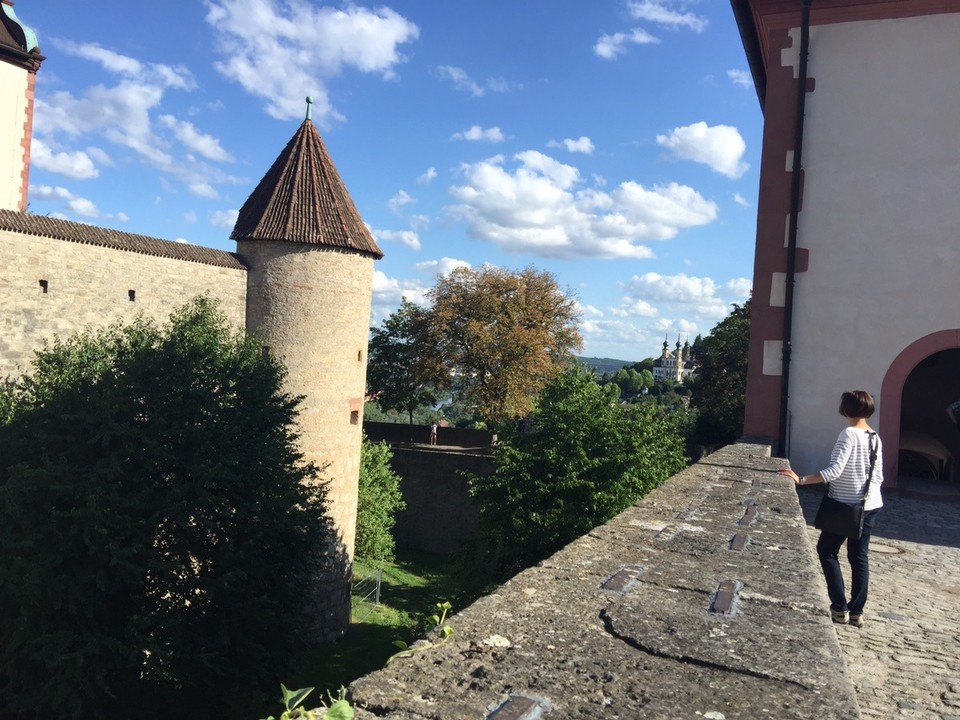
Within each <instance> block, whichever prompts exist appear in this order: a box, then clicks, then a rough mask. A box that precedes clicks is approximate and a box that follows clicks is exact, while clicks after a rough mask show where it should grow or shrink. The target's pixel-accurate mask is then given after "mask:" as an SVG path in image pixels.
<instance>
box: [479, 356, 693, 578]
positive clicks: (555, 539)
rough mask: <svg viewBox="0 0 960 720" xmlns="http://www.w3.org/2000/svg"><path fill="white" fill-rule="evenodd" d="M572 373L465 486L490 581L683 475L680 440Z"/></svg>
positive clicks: (659, 418)
mask: <svg viewBox="0 0 960 720" xmlns="http://www.w3.org/2000/svg"><path fill="white" fill-rule="evenodd" d="M616 396H617V388H616V386H615V385H605V386H600V385H598V384H597V382H596V380H595V378H594V377H593V375H592V373H591V372H590V371H588V370H587V369H585V368H583V367H581V366H580V365H574V366H572V367H570V368H568V369H567V370H566V371H564V372H563V373H562V374H560V375H559V376H558V377H556V378H554V380H553V381H552V382H551V383H550V384H549V385H548V386H547V387H546V388H545V389H544V391H543V393H542V395H541V396H540V400H539V404H538V406H537V410H536V411H535V412H534V413H533V414H532V416H531V417H530V421H529V423H527V424H526V427H525V431H523V432H516V433H514V434H507V435H505V436H504V437H502V438H501V441H500V442H499V443H498V444H497V445H496V447H495V451H494V452H495V455H494V461H495V471H494V473H493V474H492V475H490V476H489V477H480V476H476V477H473V478H472V479H471V482H470V490H471V493H472V494H473V496H474V498H476V501H477V503H478V506H479V508H480V533H481V534H480V538H479V539H478V542H477V545H478V547H480V548H482V549H483V551H484V552H486V553H487V555H486V557H485V558H484V560H485V561H486V562H487V563H489V566H490V567H491V568H492V570H493V571H494V572H495V573H500V574H504V573H509V572H513V571H516V570H519V569H521V568H523V567H527V566H528V565H531V564H533V563H535V562H537V561H539V560H541V559H543V558H545V557H547V556H548V555H549V554H550V553H552V552H555V551H556V550H558V549H559V548H561V547H562V546H563V545H565V544H566V543H568V542H570V541H572V540H574V539H575V538H577V537H580V536H581V535H583V534H585V533H587V532H588V531H590V530H591V529H593V528H594V527H596V526H597V525H599V524H600V523H602V522H605V521H606V520H609V519H610V518H611V517H613V516H614V515H616V514H617V513H618V512H620V511H622V510H623V509H625V508H626V507H627V506H628V505H630V504H631V503H633V502H636V501H637V499H639V498H640V497H641V496H643V495H644V494H645V493H646V492H648V491H649V490H651V489H652V488H654V487H656V486H657V485H659V484H660V483H661V482H663V481H664V480H665V479H666V478H668V477H670V476H671V475H673V474H674V473H677V472H679V471H680V470H682V469H683V468H684V467H685V466H686V460H685V458H684V456H683V439H682V436H681V434H680V432H679V431H678V430H677V429H676V428H675V427H674V425H673V424H672V423H671V421H670V419H669V417H668V416H667V415H665V414H664V413H663V412H661V411H660V410H659V409H658V408H657V407H655V406H654V405H634V406H631V408H630V412H629V413H628V412H625V411H624V410H623V408H621V407H620V406H619V405H617V404H616V402H615V400H616Z"/></svg>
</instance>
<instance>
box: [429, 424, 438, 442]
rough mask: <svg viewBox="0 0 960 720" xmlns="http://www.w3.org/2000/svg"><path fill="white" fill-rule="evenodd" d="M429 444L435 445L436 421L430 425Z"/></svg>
mask: <svg viewBox="0 0 960 720" xmlns="http://www.w3.org/2000/svg"><path fill="white" fill-rule="evenodd" d="M430 444H431V445H436V444H437V421H436V420H434V421H433V424H432V425H430Z"/></svg>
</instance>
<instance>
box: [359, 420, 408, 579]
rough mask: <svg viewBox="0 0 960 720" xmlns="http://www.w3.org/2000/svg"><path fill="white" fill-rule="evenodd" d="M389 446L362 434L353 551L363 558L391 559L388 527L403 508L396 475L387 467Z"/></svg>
mask: <svg viewBox="0 0 960 720" xmlns="http://www.w3.org/2000/svg"><path fill="white" fill-rule="evenodd" d="M390 458H391V453H390V448H389V447H388V446H387V444H386V443H385V442H379V443H373V442H370V441H369V440H368V439H367V437H366V436H364V438H363V445H362V446H361V449H360V492H359V497H358V499H357V541H356V554H357V555H358V556H359V557H362V558H363V559H364V560H372V561H384V560H393V558H394V550H395V547H396V543H395V542H394V539H393V534H392V533H391V530H392V529H393V525H394V523H395V522H396V514H397V511H398V510H402V509H403V508H405V507H406V503H404V502H403V497H402V496H401V494H400V476H399V475H397V474H396V473H395V472H393V470H392V469H391V468H390Z"/></svg>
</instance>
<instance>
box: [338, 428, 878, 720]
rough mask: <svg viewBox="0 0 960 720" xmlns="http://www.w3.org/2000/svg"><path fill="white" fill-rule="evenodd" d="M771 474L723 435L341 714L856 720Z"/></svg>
mask: <svg viewBox="0 0 960 720" xmlns="http://www.w3.org/2000/svg"><path fill="white" fill-rule="evenodd" d="M785 465H786V461H784V460H780V459H775V458H771V457H770V448H769V446H766V445H754V444H749V443H738V444H735V445H731V446H728V447H726V448H723V449H722V450H719V451H717V452H715V453H714V454H712V455H709V456H707V457H706V458H704V459H703V460H701V461H700V462H699V463H697V464H695V465H692V466H690V467H689V468H687V469H686V470H684V471H682V472H680V473H678V474H677V475H674V476H673V477H671V478H670V479H668V480H667V481H666V482H665V483H664V484H663V485H662V486H661V487H660V488H658V489H657V490H654V491H653V492H651V493H650V494H649V495H647V496H646V497H644V498H643V499H642V500H640V502H638V503H637V504H636V505H634V506H631V507H629V508H627V509H626V510H625V511H624V512H623V513H621V514H620V515H618V516H617V517H615V518H613V519H612V520H611V521H610V522H608V523H606V524H605V525H601V526H600V527H598V528H595V529H594V530H593V531H591V532H590V533H588V534H587V535H585V536H584V537H582V538H580V539H578V540H575V541H574V542H573V543H571V544H570V545H568V546H567V547H565V548H563V549H562V550H560V551H559V552H557V553H556V554H555V555H553V556H552V557H550V558H547V559H546V560H544V561H543V562H542V563H540V564H538V565H537V566H535V567H532V568H530V569H528V570H524V571H523V572H521V573H519V574H518V575H516V576H515V577H514V578H513V579H511V580H509V581H508V582H507V583H506V584H504V585H503V586H501V587H499V588H497V589H496V590H495V591H494V592H493V593H491V594H490V595H487V596H486V597H483V598H481V599H480V600H478V601H476V602H475V603H474V604H473V605H471V606H470V607H468V608H466V609H464V610H463V611H462V612H459V613H457V614H456V615H453V616H452V617H451V618H449V619H448V622H449V624H450V626H451V627H452V628H453V630H454V634H453V635H452V636H451V637H450V639H449V640H448V641H447V642H446V643H444V644H443V645H440V646H439V647H433V648H425V649H423V650H422V651H421V652H417V653H414V655H413V656H412V657H408V658H399V659H397V660H395V661H394V662H391V663H390V664H389V665H388V666H387V667H386V668H384V669H382V670H379V671H377V672H374V673H372V674H370V675H366V676H364V677H362V678H359V679H357V680H355V681H354V682H353V683H352V684H351V685H350V689H349V695H350V698H351V700H352V702H353V703H354V705H355V706H356V707H358V708H359V710H358V711H357V719H358V720H367V719H368V718H369V719H372V718H374V717H376V718H380V719H381V720H383V719H385V718H386V719H390V718H395V719H396V720H403V719H406V718H414V717H416V718H426V717H431V718H492V717H494V716H496V717H498V718H499V717H512V718H514V717H515V718H519V717H523V718H534V717H541V716H545V717H550V718H554V717H556V718H584V719H585V720H586V719H587V718H589V719H591V720H592V719H593V718H671V719H672V718H717V719H719V718H738V719H739V720H753V719H756V720H761V719H762V720H769V719H770V718H777V719H778V720H790V719H793V720H809V719H810V718H820V719H822V720H849V719H850V718H857V717H860V713H859V709H858V707H857V701H856V696H855V693H854V689H853V684H852V682H851V678H850V676H849V675H848V674H847V672H846V668H845V664H844V660H843V656H842V654H841V651H840V644H839V641H838V639H837V633H836V632H835V631H834V628H833V624H832V623H831V621H830V616H829V613H828V611H827V608H828V601H827V598H826V589H825V587H824V583H823V577H822V574H821V572H820V568H819V565H818V563H817V559H816V556H815V554H814V553H813V548H812V547H811V546H810V542H809V540H808V537H807V530H806V526H805V522H804V518H803V514H802V512H801V508H800V504H799V501H798V499H797V492H796V490H795V489H794V487H793V482H792V481H790V480H788V479H787V478H784V477H781V476H780V475H777V473H776V470H777V469H779V468H781V467H784V466H785ZM431 639H433V640H436V638H435V637H434V638H431ZM415 647H416V646H415ZM495 708H499V710H496V711H495Z"/></svg>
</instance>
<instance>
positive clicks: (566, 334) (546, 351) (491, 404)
mask: <svg viewBox="0 0 960 720" xmlns="http://www.w3.org/2000/svg"><path fill="white" fill-rule="evenodd" d="M429 298H430V300H431V301H432V307H431V309H430V312H429V318H430V323H429V335H430V349H431V352H433V353H436V356H437V357H438V359H439V361H440V362H442V363H444V364H445V365H446V366H447V367H448V368H449V369H450V370H451V371H452V372H454V373H455V375H456V383H457V386H458V387H459V388H460V390H461V392H462V393H463V395H464V399H465V400H467V401H468V402H470V403H472V404H473V405H474V406H475V407H476V409H477V412H478V414H479V415H480V416H481V417H483V418H484V419H486V420H487V421H488V422H492V423H498V422H502V421H504V420H508V419H511V418H513V417H516V416H521V417H522V416H524V415H526V414H527V413H528V412H530V410H531V409H532V408H533V405H534V402H535V400H536V397H537V395H538V393H539V392H540V390H541V389H542V388H543V387H544V386H545V385H546V384H547V383H548V382H550V380H552V379H553V378H554V377H556V376H557V374H558V373H559V372H561V370H562V369H563V368H564V367H565V366H566V364H567V363H568V362H569V361H570V360H571V359H572V354H573V353H574V352H575V351H576V350H579V349H580V347H581V346H582V339H581V337H580V333H579V331H578V330H577V321H578V319H579V310H578V305H577V301H576V299H575V298H573V297H572V296H570V295H569V294H567V293H566V292H564V291H563V290H562V289H561V288H560V287H559V286H558V285H557V282H556V279H555V278H554V276H553V275H552V274H551V273H548V272H544V271H538V270H536V269H534V268H533V267H527V268H526V269H524V270H522V271H520V272H510V271H508V270H503V269H500V268H495V267H483V268H480V269H477V270H473V269H468V268H458V269H456V270H454V271H453V272H451V273H450V274H449V275H447V276H445V277H441V278H440V279H439V280H438V281H437V284H436V286H435V287H434V288H433V289H432V290H431V291H430V292H429Z"/></svg>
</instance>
